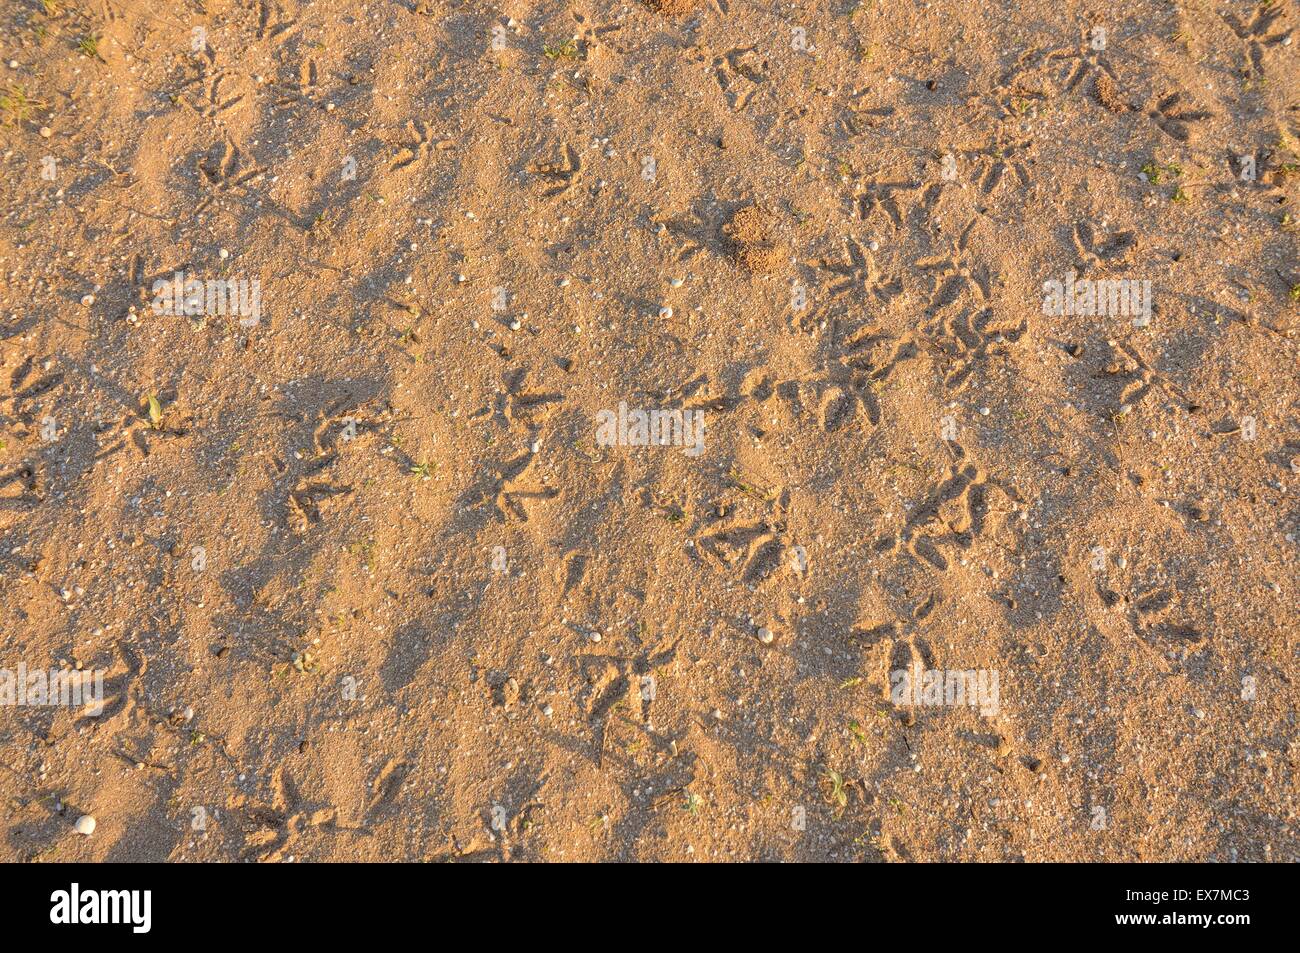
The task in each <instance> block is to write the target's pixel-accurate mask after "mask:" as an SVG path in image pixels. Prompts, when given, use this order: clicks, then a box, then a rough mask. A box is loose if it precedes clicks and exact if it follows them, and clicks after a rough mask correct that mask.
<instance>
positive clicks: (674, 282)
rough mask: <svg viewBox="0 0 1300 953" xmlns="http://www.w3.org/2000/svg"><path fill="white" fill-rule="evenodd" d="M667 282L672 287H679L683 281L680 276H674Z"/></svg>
mask: <svg viewBox="0 0 1300 953" xmlns="http://www.w3.org/2000/svg"><path fill="white" fill-rule="evenodd" d="M668 283H669V284H670V285H672V286H673V287H674V288H680V287H681V286H682V285H683V284H684V283H685V282H683V281H682V279H680V278H674V279H672V281H670V282H668Z"/></svg>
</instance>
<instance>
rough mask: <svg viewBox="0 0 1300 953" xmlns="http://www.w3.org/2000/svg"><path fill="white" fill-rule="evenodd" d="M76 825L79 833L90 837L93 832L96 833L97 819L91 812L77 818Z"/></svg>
mask: <svg viewBox="0 0 1300 953" xmlns="http://www.w3.org/2000/svg"><path fill="white" fill-rule="evenodd" d="M75 826H76V829H77V833H78V834H80V835H82V836H83V837H89V836H90V835H91V834H93V833H95V819H94V818H93V817H91V816H90V815H89V814H83V815H81V817H79V818H77V823H76V825H75Z"/></svg>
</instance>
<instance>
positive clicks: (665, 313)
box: [659, 305, 673, 321]
mask: <svg viewBox="0 0 1300 953" xmlns="http://www.w3.org/2000/svg"><path fill="white" fill-rule="evenodd" d="M672 316H673V309H672V308H670V307H668V306H667V305H665V306H664V307H662V308H660V309H659V317H661V318H662V319H663V320H665V321H667V320H668V319H669V318H671V317H672Z"/></svg>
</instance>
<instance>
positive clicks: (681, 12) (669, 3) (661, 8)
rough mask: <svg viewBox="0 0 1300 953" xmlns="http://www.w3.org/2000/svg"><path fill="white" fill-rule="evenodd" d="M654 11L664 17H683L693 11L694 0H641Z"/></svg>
mask: <svg viewBox="0 0 1300 953" xmlns="http://www.w3.org/2000/svg"><path fill="white" fill-rule="evenodd" d="M642 2H643V3H644V4H645V5H646V6H647V7H649V8H650V9H651V10H653V11H654V12H655V13H662V14H663V15H664V16H666V17H684V16H686V14H688V13H694V12H695V4H696V0H642Z"/></svg>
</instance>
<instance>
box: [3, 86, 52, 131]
mask: <svg viewBox="0 0 1300 953" xmlns="http://www.w3.org/2000/svg"><path fill="white" fill-rule="evenodd" d="M44 105H45V104H44V103H43V102H41V101H39V100H36V99H32V98H31V97H30V96H28V95H27V90H26V89H24V88H23V87H21V86H8V87H6V88H5V91H4V92H3V93H0V116H3V118H4V124H5V125H6V126H12V125H14V124H15V123H20V122H25V121H27V120H28V119H30V118H31V116H32V113H33V112H34V111H35V110H37V109H40V108H42V107H43V106H44Z"/></svg>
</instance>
